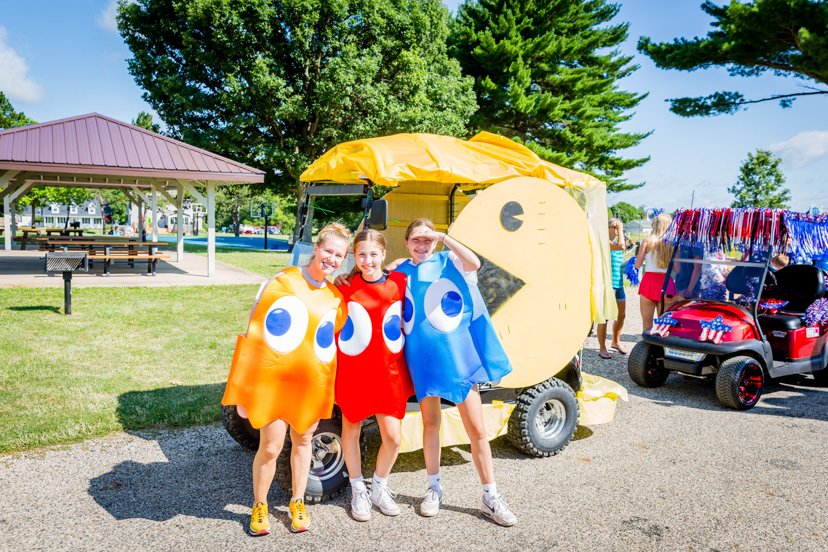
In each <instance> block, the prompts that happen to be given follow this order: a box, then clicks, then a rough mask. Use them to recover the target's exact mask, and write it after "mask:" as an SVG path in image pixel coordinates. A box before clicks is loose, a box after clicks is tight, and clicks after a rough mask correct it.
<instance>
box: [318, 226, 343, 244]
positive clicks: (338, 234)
mask: <svg viewBox="0 0 828 552" xmlns="http://www.w3.org/2000/svg"><path fill="white" fill-rule="evenodd" d="M330 238H337V239H343V240H345V243H346V244H347V245H350V241H349V240H350V239H351V231H350V230H348V228H347V227H346V226H345V225H344V224H342V223H341V222H329V223H328V224H326V225H325V227H324V228H322V230H320V231H319V236H317V238H316V245H322V244H323V243H325V242H326V241H328V240H329V239H330Z"/></svg>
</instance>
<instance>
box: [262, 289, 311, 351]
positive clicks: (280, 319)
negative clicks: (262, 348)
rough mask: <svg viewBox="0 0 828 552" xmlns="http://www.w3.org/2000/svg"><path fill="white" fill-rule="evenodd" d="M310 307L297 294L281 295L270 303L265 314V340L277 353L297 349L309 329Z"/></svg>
mask: <svg viewBox="0 0 828 552" xmlns="http://www.w3.org/2000/svg"><path fill="white" fill-rule="evenodd" d="M308 319H309V315H308V308H307V307H306V306H305V304H304V303H303V302H302V301H301V300H300V299H299V298H298V297H296V296H293V295H288V296H285V297H281V298H279V299H277V300H276V301H274V302H273V304H272V305H270V308H269V309H267V314H266V315H265V321H264V329H265V332H264V334H265V341H267V344H268V346H269V347H270V348H271V349H273V350H274V351H276V352H277V353H283V354H284V353H289V352H291V351H293V350H294V349H296V347H298V346H299V344H300V343H302V340H304V339H305V333H307V331H308Z"/></svg>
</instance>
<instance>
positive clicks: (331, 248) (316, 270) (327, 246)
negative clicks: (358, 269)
mask: <svg viewBox="0 0 828 552" xmlns="http://www.w3.org/2000/svg"><path fill="white" fill-rule="evenodd" d="M347 254H348V240H346V239H345V238H336V237H330V238H328V239H327V240H325V241H323V242H322V243H321V244H318V245H315V246H313V259H311V262H310V263H308V267H307V270H308V274H310V276H311V278H314V279H316V280H322V279H323V278H325V277H326V276H329V275H330V274H333V273H334V272H336V271H337V269H338V268H339V267H340V266H341V265H342V261H344V260H345V256H346V255H347Z"/></svg>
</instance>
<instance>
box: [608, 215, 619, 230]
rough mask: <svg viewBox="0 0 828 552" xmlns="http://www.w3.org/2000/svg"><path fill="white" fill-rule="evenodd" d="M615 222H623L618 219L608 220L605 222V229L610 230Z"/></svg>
mask: <svg viewBox="0 0 828 552" xmlns="http://www.w3.org/2000/svg"><path fill="white" fill-rule="evenodd" d="M616 222H620V223H622V224H623V221H622V220H621V219H620V218H615V217H612V218H611V219H609V221H607V228H612V225H613V224H615V223H616Z"/></svg>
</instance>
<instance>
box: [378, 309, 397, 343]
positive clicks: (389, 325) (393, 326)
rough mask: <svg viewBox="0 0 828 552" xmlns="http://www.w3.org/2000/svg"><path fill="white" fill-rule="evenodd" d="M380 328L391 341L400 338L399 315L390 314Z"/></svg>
mask: <svg viewBox="0 0 828 552" xmlns="http://www.w3.org/2000/svg"><path fill="white" fill-rule="evenodd" d="M382 330H383V331H384V332H385V335H386V337H388V339H390V340H391V341H396V340H398V339H399V338H400V333H401V332H400V317H399V316H397V315H396V314H392V315H391V316H389V317H388V320H386V321H385V326H383V327H382Z"/></svg>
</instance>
